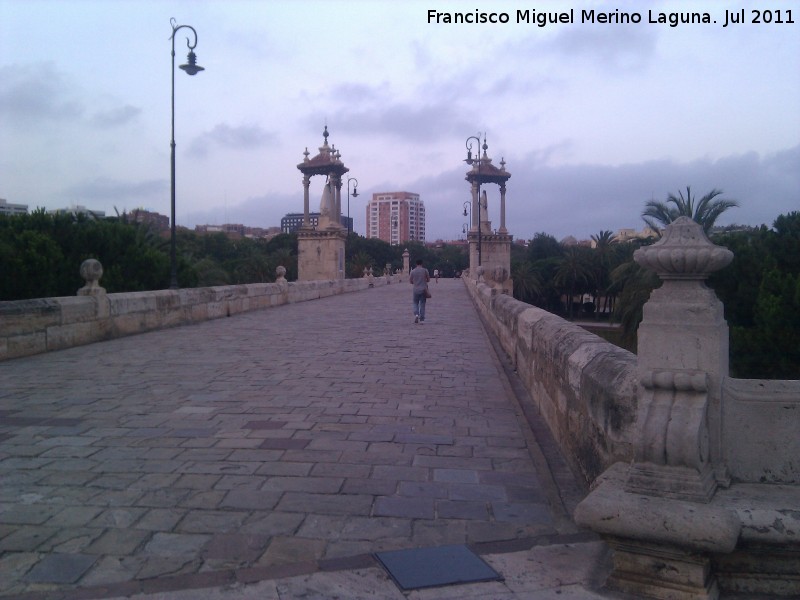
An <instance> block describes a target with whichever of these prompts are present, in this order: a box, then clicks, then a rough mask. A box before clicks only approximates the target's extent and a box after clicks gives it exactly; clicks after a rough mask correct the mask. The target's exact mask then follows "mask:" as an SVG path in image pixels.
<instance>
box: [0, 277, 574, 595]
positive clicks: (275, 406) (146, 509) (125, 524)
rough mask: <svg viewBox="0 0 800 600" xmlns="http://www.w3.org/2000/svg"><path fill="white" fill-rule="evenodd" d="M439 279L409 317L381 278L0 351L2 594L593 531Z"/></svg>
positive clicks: (455, 292)
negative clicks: (364, 285) (576, 515)
mask: <svg viewBox="0 0 800 600" xmlns="http://www.w3.org/2000/svg"><path fill="white" fill-rule="evenodd" d="M432 292H433V298H432V299H431V300H429V301H428V310H427V319H426V322H425V324H424V325H422V324H419V325H418V324H414V323H413V315H412V310H411V289H410V286H409V285H407V284H399V285H397V284H395V285H389V286H386V287H380V288H375V289H370V290H365V291H362V292H357V293H351V294H345V295H340V296H335V297H331V298H326V299H321V300H315V301H311V302H305V303H299V304H293V305H288V306H281V307H277V308H271V309H267V310H263V311H258V312H253V313H248V314H242V315H237V316H234V317H230V318H223V319H218V320H215V321H209V322H205V323H201V324H198V325H193V326H187V327H180V328H175V329H167V330H161V331H156V332H152V333H147V334H142V335H137V336H132V337H127V338H123V339H118V340H112V341H108V342H102V343H97V344H92V345H89V346H83V347H79V348H73V349H69V350H63V351H60V352H54V353H49V354H44V355H39V356H34V357H29V358H23V359H17V360H11V361H7V362H4V363H0V481H2V487H0V553H1V554H0V575H1V576H0V596H15V595H22V597H30V598H39V597H42V598H44V597H73V596H74V597H78V596H77V595H76V594H77V592H70V590H77V589H80V590H81V592H82V593H83V594H84V595H83V596H80V597H87V598H88V597H111V596H123V595H128V594H132V593H135V592H140V591H148V590H149V591H158V590H159V589H162V588H164V589H167V588H169V589H175V588H181V587H184V588H193V587H195V588H196V587H202V586H203V585H216V584H221V583H225V582H230V581H239V582H254V581H259V580H264V579H270V578H272V579H275V578H277V577H279V576H282V575H283V576H287V575H292V574H297V573H312V572H316V571H320V570H322V571H325V570H328V571H335V570H337V569H347V568H351V567H352V568H360V567H369V566H370V562H369V561H370V560H371V559H370V557H369V555H370V553H372V552H375V551H380V550H389V549H400V548H409V547H427V546H437V545H443V544H461V543H467V544H470V545H471V546H472V547H473V548H477V549H478V550H480V551H482V552H485V553H489V552H493V551H494V552H505V551H511V550H521V549H523V548H530V547H532V546H535V545H538V544H541V543H543V541H544V542H547V541H548V540H567V541H568V540H569V539H571V538H570V536H573V537H574V538H575V539H576V540H578V541H587V540H586V539H581V536H585V535H586V534H582V533H580V532H578V531H577V530H576V529H575V527H574V525H572V523H571V521H570V520H569V518H568V517H567V512H566V511H565V510H564V507H563V506H562V505H561V504H560V503H559V500H558V499H559V494H558V489H556V487H555V485H556V484H555V483H554V481H556V480H559V478H560V479H563V478H564V477H565V475H564V472H562V473H561V474H560V475H559V474H557V473H556V474H554V473H551V472H549V470H548V467H547V462H546V461H543V460H542V456H543V455H542V445H540V444H537V442H536V439H535V437H534V435H533V434H532V433H531V429H530V428H528V427H527V424H526V423H525V419H524V417H522V416H521V414H520V409H519V405H518V403H517V401H516V400H515V397H514V394H513V392H512V390H511V386H510V385H509V382H508V379H507V378H506V375H505V374H504V369H503V365H502V364H501V360H499V359H498V357H497V355H496V354H495V351H494V350H493V346H492V343H491V341H490V339H489V337H488V336H487V334H486V333H485V331H484V329H483V327H482V325H481V323H480V320H479V317H478V316H477V313H476V311H475V310H474V308H473V307H472V305H471V302H470V300H469V297H468V295H467V293H466V290H465V289H464V286H463V283H462V282H461V281H458V280H441V281H440V282H439V283H438V284H432ZM561 483H562V482H561V481H558V485H561ZM298 569H299V570H298ZM84 588H89V589H84ZM54 591H55V592H59V593H61V595H57V596H56V595H53V594H52V592H54ZM31 592H33V594H31ZM44 592H51V594H49V595H48V594H46V593H44ZM65 593H66V595H64V594H65ZM70 593H71V594H73V596H70V595H69V594H70ZM343 597H346V596H343Z"/></svg>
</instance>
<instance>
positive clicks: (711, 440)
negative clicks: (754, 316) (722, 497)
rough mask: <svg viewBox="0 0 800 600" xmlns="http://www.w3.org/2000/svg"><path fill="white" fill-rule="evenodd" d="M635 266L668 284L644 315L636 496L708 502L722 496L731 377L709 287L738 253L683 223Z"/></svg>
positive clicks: (633, 475)
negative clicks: (725, 377) (718, 473)
mask: <svg viewBox="0 0 800 600" xmlns="http://www.w3.org/2000/svg"><path fill="white" fill-rule="evenodd" d="M633 259H634V260H635V261H636V262H637V263H638V264H640V265H641V266H642V267H644V268H646V269H649V270H651V271H655V272H656V273H657V274H658V276H659V277H660V278H661V280H662V281H663V282H664V284H663V285H662V286H661V287H660V288H658V289H656V290H654V291H653V294H652V295H651V298H650V300H649V301H648V302H647V304H646V305H645V307H644V318H643V320H642V325H641V326H640V330H639V332H640V333H639V368H640V373H639V377H640V382H641V385H642V387H641V390H640V401H641V403H642V406H643V408H644V410H643V413H644V415H645V416H644V420H643V423H642V433H641V438H640V441H639V443H638V444H637V447H636V453H635V456H636V462H635V463H634V464H633V465H632V467H631V469H630V471H629V474H628V481H627V484H626V488H625V489H626V490H627V491H629V492H634V493H640V494H649V495H656V496H663V497H671V498H681V499H686V500H694V501H700V502H708V501H709V500H710V499H711V498H712V497H713V495H714V493H715V491H716V488H717V481H716V479H715V474H714V468H713V467H712V464H713V463H714V462H715V461H716V460H718V459H719V458H720V457H719V456H718V453H717V452H715V451H714V448H715V446H716V444H717V443H718V441H719V416H718V415H719V396H720V394H719V389H720V385H721V376H722V374H724V373H727V360H728V345H727V335H728V331H727V325H725V321H724V319H723V316H722V304H721V303H720V302H719V300H718V299H717V298H716V295H715V294H714V292H713V290H711V289H709V288H708V287H706V285H705V279H706V278H707V277H708V276H709V275H710V274H711V273H713V272H714V271H717V270H719V269H722V268H723V267H725V266H727V265H728V264H729V263H730V262H731V260H732V259H733V253H732V252H731V251H730V250H728V249H727V248H723V247H720V246H716V245H714V244H713V243H712V242H711V241H710V240H709V239H708V237H706V235H705V233H704V232H703V228H702V227H701V226H700V225H699V224H697V223H695V222H694V221H692V220H691V219H689V218H688V217H679V218H678V219H676V220H675V221H674V222H673V223H671V224H670V225H669V226H667V228H666V230H665V231H664V236H663V237H662V238H661V240H659V241H658V242H657V243H655V244H653V245H652V246H648V247H644V248H640V249H638V250H637V251H636V252H635V253H634V255H633Z"/></svg>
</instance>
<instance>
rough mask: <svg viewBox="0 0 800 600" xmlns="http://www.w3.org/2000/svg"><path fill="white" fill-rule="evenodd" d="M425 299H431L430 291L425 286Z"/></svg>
mask: <svg viewBox="0 0 800 600" xmlns="http://www.w3.org/2000/svg"><path fill="white" fill-rule="evenodd" d="M425 297H426V298H430V297H431V291H430V290H429V289H428V286H427V285H426V286H425Z"/></svg>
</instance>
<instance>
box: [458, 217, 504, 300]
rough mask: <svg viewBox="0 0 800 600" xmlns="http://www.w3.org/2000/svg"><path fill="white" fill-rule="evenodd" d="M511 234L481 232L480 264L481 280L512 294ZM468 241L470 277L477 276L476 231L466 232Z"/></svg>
mask: <svg viewBox="0 0 800 600" xmlns="http://www.w3.org/2000/svg"><path fill="white" fill-rule="evenodd" d="M512 240H513V236H511V235H509V234H507V233H491V232H484V233H481V239H480V248H481V252H480V255H481V260H480V262H481V266H482V267H483V269H482V273H483V280H484V281H485V282H486V283H488V284H491V285H492V286H493V287H496V288H498V289H500V291H501V292H502V293H504V294H509V295H510V294H512V292H513V287H514V284H513V282H512V280H511V242H512ZM467 241H468V242H469V267H470V268H469V273H470V277H473V278H475V279H477V278H478V232H477V231H470V232H469V233H468V234H467Z"/></svg>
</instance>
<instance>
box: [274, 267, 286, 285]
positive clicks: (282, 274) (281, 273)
mask: <svg viewBox="0 0 800 600" xmlns="http://www.w3.org/2000/svg"><path fill="white" fill-rule="evenodd" d="M275 275H277V278H276V279H275V281H276V282H277V283H282V282H284V281H286V267H284V266H282V265H281V266H278V267H277V268H276V269H275Z"/></svg>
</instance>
